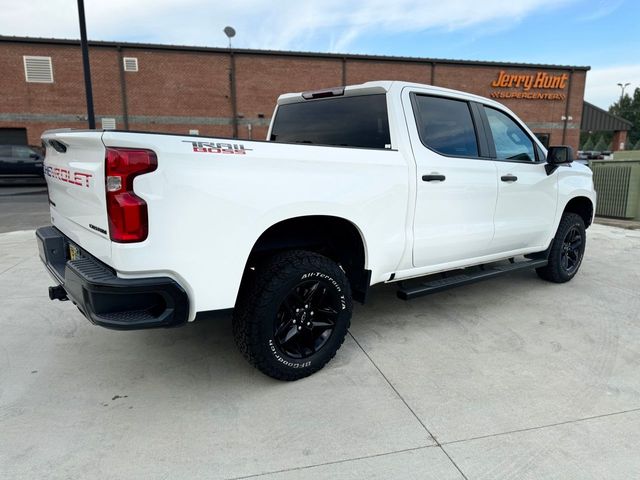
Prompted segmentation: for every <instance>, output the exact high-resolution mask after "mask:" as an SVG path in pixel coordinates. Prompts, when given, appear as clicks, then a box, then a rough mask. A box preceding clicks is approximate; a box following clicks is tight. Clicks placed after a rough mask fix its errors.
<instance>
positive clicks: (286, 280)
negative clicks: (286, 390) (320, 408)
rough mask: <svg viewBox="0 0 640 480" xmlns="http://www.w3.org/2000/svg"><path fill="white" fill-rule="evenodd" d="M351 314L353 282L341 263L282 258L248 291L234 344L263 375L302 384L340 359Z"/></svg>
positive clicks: (261, 271) (266, 266) (264, 268)
mask: <svg viewBox="0 0 640 480" xmlns="http://www.w3.org/2000/svg"><path fill="white" fill-rule="evenodd" d="M351 312H352V302H351V290H350V287H349V282H348V280H347V278H346V276H345V274H344V272H343V271H342V270H341V269H340V267H338V265H336V263H335V262H333V261H332V260H330V259H328V258H326V257H324V256H322V255H318V254H316V253H313V252H307V251H302V250H295V251H290V252H284V253H279V254H276V255H274V256H272V257H271V258H269V259H267V260H266V261H264V262H263V263H262V264H261V265H259V266H258V267H257V268H256V271H255V272H254V274H253V275H251V277H249V278H248V280H247V281H246V282H245V284H244V285H243V287H242V291H241V292H240V295H239V297H238V302H237V304H236V307H235V309H234V315H233V331H234V338H235V341H236V344H237V345H238V348H239V349H240V351H241V352H242V353H243V354H244V356H245V357H246V358H247V360H249V362H250V363H251V364H253V365H254V366H255V367H256V368H258V369H259V370H260V371H261V372H263V373H265V374H266V375H269V376H270V377H273V378H277V379H279V380H297V379H299V378H303V377H306V376H308V375H311V374H312V373H314V372H316V371H318V370H320V369H321V368H322V367H324V365H325V364H326V363H327V362H328V361H329V360H331V359H332V358H333V357H334V356H335V354H336V352H337V351H338V349H339V348H340V346H341V345H342V343H343V342H344V338H345V336H346V334H347V330H348V328H349V324H350V321H351Z"/></svg>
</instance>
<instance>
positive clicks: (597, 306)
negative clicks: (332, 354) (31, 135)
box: [0, 225, 640, 480]
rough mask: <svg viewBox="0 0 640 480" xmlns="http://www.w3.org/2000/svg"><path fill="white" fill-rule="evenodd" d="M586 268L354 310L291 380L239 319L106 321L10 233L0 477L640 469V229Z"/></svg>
mask: <svg viewBox="0 0 640 480" xmlns="http://www.w3.org/2000/svg"><path fill="white" fill-rule="evenodd" d="M588 233H589V235H588V236H589V240H588V246H587V254H586V258H585V261H584V264H583V266H582V270H581V272H580V273H579V274H578V276H577V277H576V278H575V279H574V280H573V281H572V282H570V283H569V284H565V285H553V284H549V283H545V282H543V281H541V280H539V279H538V278H537V277H536V276H535V274H534V273H533V272H518V273H515V274H513V275H511V276H508V277H502V278H499V279H495V280H490V281H487V282H484V283H479V284H475V285H471V286H466V287H461V288H458V289H456V290H451V291H448V292H443V293H440V294H436V295H432V296H429V297H424V298H421V299H417V300H414V301H411V302H408V303H407V302H402V301H400V300H396V298H395V290H394V288H393V287H392V286H379V287H375V288H374V289H373V292H372V295H371V300H370V302H369V303H368V304H367V305H365V306H357V307H356V311H355V314H354V318H353V321H352V329H351V336H349V337H348V338H347V340H346V342H345V344H344V346H343V347H342V349H341V350H340V351H339V352H338V355H337V357H336V358H335V359H334V360H333V362H331V363H330V364H329V365H328V366H327V367H326V368H325V369H324V370H322V371H321V372H319V373H318V374H316V375H314V376H312V377H310V378H308V379H304V380H301V381H298V382H294V383H281V382H277V381H275V380H272V379H269V378H267V377H265V376H263V375H262V374H260V373H258V372H257V371H255V370H254V369H252V368H251V367H250V366H248V365H247V364H246V363H245V361H244V360H243V358H242V357H241V356H240V354H239V353H238V352H237V351H236V349H235V347H234V345H233V341H232V338H231V334H230V319H229V317H228V316H224V315H223V316H218V317H216V318H211V319H208V320H205V321H202V322H199V323H196V324H192V325H188V326H186V327H183V328H179V329H174V330H154V331H138V332H114V331H109V330H105V329H101V328H99V327H94V326H92V325H90V324H89V323H88V322H87V321H86V320H85V319H84V318H83V317H82V316H81V315H80V313H79V312H78V311H77V310H76V309H75V307H74V306H73V305H71V304H70V303H69V302H64V303H60V302H50V301H49V300H48V298H47V286H48V285H50V284H51V282H50V280H49V278H48V275H47V274H46V273H45V271H44V268H43V267H42V266H41V265H40V263H39V260H38V258H37V253H36V245H35V240H34V237H33V232H15V233H5V234H0V291H2V292H3V295H2V297H1V298H0V328H1V329H2V330H1V332H2V333H0V478H7V479H14V478H43V477H47V478H60V479H62V478H65V479H67V478H73V479H75V478H87V477H91V478H105V479H111V478H113V479H116V478H118V479H120V478H140V477H145V478H188V479H197V478H207V479H211V478H247V477H252V478H264V479H277V480H288V479H297V478H302V477H304V478H311V479H323V478H332V479H334V478H338V479H355V478H366V479H372V478H373V479H377V478H379V479H387V478H399V479H413V478H415V479H445V480H446V479H462V478H467V479H511V478H513V479H532V480H533V479H536V480H539V479H544V478H561V479H563V480H564V479H572V478H573V479H581V480H582V479H603V478H611V479H629V478H638V477H640V454H638V448H637V446H638V445H639V444H640V433H638V432H640V313H639V312H640V273H638V265H640V231H634V230H623V229H617V228H613V227H607V226H603V225H594V226H593V227H592V228H591V229H589V232H588Z"/></svg>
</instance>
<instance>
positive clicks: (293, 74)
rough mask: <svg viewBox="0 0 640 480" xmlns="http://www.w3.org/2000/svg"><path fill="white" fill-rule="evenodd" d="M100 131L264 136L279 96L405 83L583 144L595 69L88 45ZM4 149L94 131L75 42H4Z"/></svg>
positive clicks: (0, 56) (551, 138) (0, 131)
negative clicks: (477, 102) (461, 94)
mask: <svg viewBox="0 0 640 480" xmlns="http://www.w3.org/2000/svg"><path fill="white" fill-rule="evenodd" d="M89 46H90V59H91V74H92V81H93V92H94V104H95V112H96V124H97V127H98V128H100V127H104V128H114V125H115V128H117V129H129V130H146V131H161V132H174V133H183V134H188V133H194V134H196V133H197V134H200V135H206V136H224V137H230V136H233V135H234V132H237V136H238V137H240V138H254V139H263V138H265V136H266V131H267V127H268V125H269V120H270V117H271V114H272V112H273V108H274V105H275V101H276V99H277V97H278V95H280V94H281V93H285V92H294V91H304V90H316V89H320V88H325V87H333V86H337V85H344V84H356V83H362V82H366V81H369V80H407V81H413V82H419V83H426V84H432V85H437V86H442V87H448V88H453V89H457V90H464V91H467V92H473V93H476V94H479V95H482V96H485V97H493V98H495V99H496V100H498V101H500V102H502V103H504V104H505V105H507V106H508V107H509V108H510V109H512V110H513V111H514V112H516V113H517V114H518V115H519V116H520V117H521V118H522V119H523V120H524V121H525V122H526V123H527V124H528V125H529V127H530V128H531V129H532V130H533V131H534V132H535V133H536V134H537V135H538V136H539V137H540V138H541V139H543V141H544V142H545V143H548V144H555V145H558V144H568V145H572V146H573V147H574V149H577V148H578V142H579V136H580V123H581V116H582V112H583V96H584V87H585V80H586V74H587V71H588V70H589V67H572V66H558V65H534V64H517V63H501V62H479V61H459V60H442V59H430V58H405V57H383V56H372V55H338V54H324V53H303V52H280V51H265V50H246V49H233V50H229V49H225V48H203V47H182V46H168V45H145V44H135V43H117V42H89ZM0 72H2V74H1V75H0V92H1V93H0V143H16V142H28V143H29V144H33V145H37V144H39V143H40V140H39V137H40V135H41V133H42V132H43V131H44V130H46V129H50V128H61V127H71V128H87V122H86V104H85V94H84V81H83V70H82V57H81V51H80V46H79V42H78V41H76V40H56V39H40V38H17V37H0Z"/></svg>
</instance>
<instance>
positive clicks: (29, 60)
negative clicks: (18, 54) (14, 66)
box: [22, 55, 53, 83]
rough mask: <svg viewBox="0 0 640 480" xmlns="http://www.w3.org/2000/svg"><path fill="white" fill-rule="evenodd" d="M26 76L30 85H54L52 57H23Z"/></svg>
mask: <svg viewBox="0 0 640 480" xmlns="http://www.w3.org/2000/svg"><path fill="white" fill-rule="evenodd" d="M22 59H23V61H24V76H25V79H26V80H27V82H29V83H53V66H52V65H51V57H31V56H27V55H25V56H23V57H22Z"/></svg>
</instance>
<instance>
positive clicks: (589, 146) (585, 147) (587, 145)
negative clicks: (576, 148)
mask: <svg viewBox="0 0 640 480" xmlns="http://www.w3.org/2000/svg"><path fill="white" fill-rule="evenodd" d="M593 145H594V144H593V138H591V135H589V136H588V137H587V140H586V141H585V142H584V143H583V144H582V151H591V150H593Z"/></svg>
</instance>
